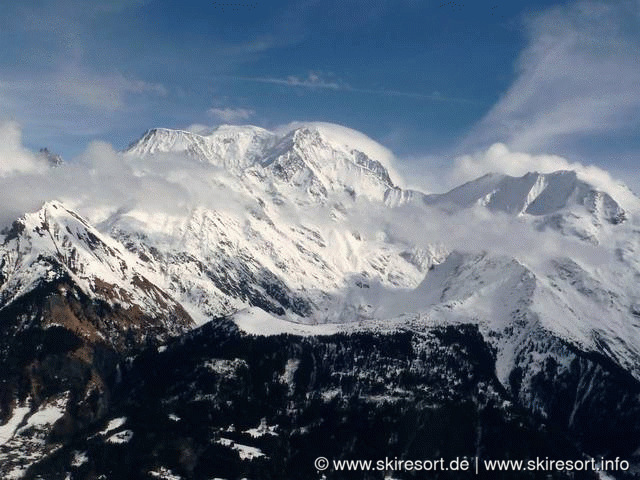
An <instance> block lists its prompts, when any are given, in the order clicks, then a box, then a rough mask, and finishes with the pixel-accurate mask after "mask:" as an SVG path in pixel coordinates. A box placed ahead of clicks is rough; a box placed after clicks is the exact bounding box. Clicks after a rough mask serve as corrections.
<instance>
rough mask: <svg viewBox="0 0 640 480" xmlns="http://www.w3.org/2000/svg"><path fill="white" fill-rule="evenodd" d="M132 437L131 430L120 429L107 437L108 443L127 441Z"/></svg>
mask: <svg viewBox="0 0 640 480" xmlns="http://www.w3.org/2000/svg"><path fill="white" fill-rule="evenodd" d="M132 438H133V432H132V431H131V430H122V431H121V432H118V433H115V434H113V435H111V436H110V437H109V438H107V442H109V443H116V444H118V443H128V442H129V441H131V439H132Z"/></svg>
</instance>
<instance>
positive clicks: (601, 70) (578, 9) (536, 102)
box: [466, 0, 640, 151]
mask: <svg viewBox="0 0 640 480" xmlns="http://www.w3.org/2000/svg"><path fill="white" fill-rule="evenodd" d="M526 28H527V31H528V35H529V44H528V47H527V48H526V49H525V50H524V52H523V53H522V54H521V56H520V58H519V61H518V72H517V78H516V80H515V82H514V83H513V85H512V86H511V87H510V88H509V90H508V91H507V92H506V93H505V94H504V96H503V97H502V98H501V99H500V100H499V101H498V103H497V104H496V105H495V106H494V107H493V108H492V109H491V110H490V111H489V113H488V114H487V115H486V117H485V118H484V119H483V120H482V121H481V122H480V124H479V125H478V126H477V127H476V128H475V129H474V130H473V131H472V133H471V135H470V136H469V138H468V139H467V140H466V146H467V147H469V146H473V145H476V146H477V145H487V144H490V143H493V142H495V141H502V142H505V143H507V144H509V145H510V146H512V147H515V148H518V149H522V150H528V151H539V150H541V149H542V150H544V149H549V148H552V149H555V148H554V147H557V146H558V145H560V144H561V143H562V142H565V141H571V140H574V139H576V138H584V137H586V136H590V135H594V134H595V135H598V134H611V133H615V132H620V131H627V132H631V131H633V129H634V128H637V127H638V125H639V119H640V88H638V85H640V68H638V65H640V38H639V36H638V32H640V8H638V3H637V1H632V0H623V1H620V2H606V3H605V2H596V1H593V2H591V1H586V2H577V3H572V4H569V5H567V6H560V7H556V8H552V9H550V10H547V11H545V12H544V13H542V14H539V15H537V16H533V17H531V18H529V19H528V20H527V21H526Z"/></svg>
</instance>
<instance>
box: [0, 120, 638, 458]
mask: <svg viewBox="0 0 640 480" xmlns="http://www.w3.org/2000/svg"><path fill="white" fill-rule="evenodd" d="M119 160H120V161H121V162H123V163H124V164H125V165H127V167H128V168H130V171H131V172H132V174H133V175H134V176H136V177H139V178H152V179H154V181H160V180H161V181H162V182H164V184H170V185H172V186H175V187H176V191H179V192H182V193H181V194H182V195H183V196H182V197H176V198H173V199H172V201H173V203H172V204H171V205H169V206H167V205H165V203H169V202H167V201H165V199H158V202H157V203H158V205H154V204H153V202H148V203H144V204H136V203H135V202H134V203H131V202H123V204H122V205H120V204H118V205H91V206H90V208H87V207H86V206H85V207H81V210H82V212H81V213H82V215H80V214H79V213H77V212H74V211H73V209H72V208H70V206H68V205H65V204H62V203H60V202H57V201H52V202H49V203H47V204H45V205H44V206H43V207H42V209H41V210H40V211H38V212H35V213H27V214H26V215H25V216H24V217H23V218H21V219H19V220H18V221H17V222H16V223H15V224H14V226H13V227H12V228H11V229H10V230H7V231H5V232H4V233H3V234H2V235H3V236H2V238H1V241H2V245H1V246H0V318H14V317H15V318H16V319H17V320H15V319H14V320H12V321H7V323H6V325H11V327H10V328H6V325H5V329H4V330H3V331H5V333H6V334H7V337H6V338H10V336H11V335H18V333H19V332H20V331H23V330H25V331H29V328H31V327H34V328H44V329H45V330H46V329H47V328H54V329H55V328H61V329H63V330H65V331H66V330H69V329H71V330H73V331H74V332H75V333H74V335H77V336H78V338H81V339H82V340H81V344H82V345H87V344H90V345H91V349H93V350H91V351H92V352H94V351H95V349H96V348H102V347H101V345H103V344H104V345H107V346H108V347H109V348H110V349H112V350H113V351H121V352H122V351H124V352H130V351H132V349H135V348H142V346H144V345H146V344H150V345H154V344H157V343H158V342H165V341H168V339H169V338H170V337H172V336H180V335H182V334H183V333H184V332H185V331H186V330H188V329H190V328H192V327H193V326H194V325H196V324H204V323H206V322H208V321H210V320H213V321H214V322H219V321H220V320H219V319H220V317H228V318H230V319H231V320H232V321H233V322H235V324H236V325H237V326H238V327H239V328H240V329H241V330H242V331H244V332H248V333H250V334H258V335H262V336H269V335H274V334H278V333H287V334H292V335H298V336H302V337H304V336H320V335H323V336H324V335H329V334H330V335H336V334H342V335H346V336H347V337H348V336H349V335H370V336H374V337H377V336H381V337H385V336H388V337H389V338H395V335H397V334H398V332H406V331H409V332H411V335H415V336H416V338H417V339H418V340H416V341H415V342H414V344H413V345H414V347H413V348H414V349H415V352H413V351H412V353H411V355H413V354H414V353H416V352H418V351H421V350H420V349H426V350H429V348H431V347H428V348H427V347H425V346H424V344H423V343H421V342H422V340H419V339H424V338H427V337H429V336H430V335H431V334H432V333H431V332H433V331H435V330H437V329H442V328H445V329H446V328H451V329H453V330H452V331H455V332H458V333H459V332H462V331H464V329H465V328H467V327H468V326H469V325H472V327H473V329H477V331H478V332H479V333H480V334H481V336H482V342H484V344H483V345H484V346H483V347H482V348H483V349H484V348H486V349H487V351H491V352H492V355H493V359H492V360H491V362H493V363H492V367H491V368H493V369H494V372H493V373H492V375H495V377H496V379H497V382H499V385H500V387H499V388H498V387H495V388H497V389H498V390H500V388H502V389H504V391H498V390H496V392H498V393H495V392H494V393H495V395H497V396H498V397H501V396H504V395H510V397H509V398H511V399H512V400H513V401H515V402H518V405H520V406H522V407H523V408H526V409H527V411H531V412H534V413H535V415H541V416H542V417H543V418H551V417H553V416H554V415H556V413H557V411H558V408H559V407H558V406H557V405H556V404H555V403H554V402H555V400H554V399H555V398H556V397H555V395H556V394H557V392H556V391H555V390H554V392H555V393H553V392H552V393H549V391H548V389H560V390H561V389H563V388H565V387H566V385H565V384H563V385H564V386H562V385H560V383H558V382H559V380H558V381H556V380H557V379H564V380H563V381H565V380H566V382H569V384H570V387H566V388H569V389H574V390H571V392H573V393H572V394H575V395H576V397H575V398H573V399H572V400H571V402H570V403H571V405H570V406H568V407H567V408H569V412H571V409H574V413H575V412H583V411H589V412H591V411H592V410H593V408H595V407H593V405H595V403H589V405H590V406H589V407H588V408H587V407H585V406H584V405H586V404H585V403H584V402H588V401H591V400H585V399H586V398H587V397H588V396H589V395H590V394H589V392H582V393H581V395H583V397H580V398H578V396H577V395H578V394H577V393H576V392H577V390H576V389H578V388H579V386H576V385H577V384H580V385H582V383H580V382H596V381H597V382H600V383H599V385H597V386H595V387H593V388H594V390H593V391H594V392H602V391H604V390H605V389H606V387H605V384H607V383H606V382H607V381H608V380H607V381H605V380H603V378H609V377H607V375H610V374H611V375H614V373H611V372H617V373H615V375H618V374H619V373H620V372H624V373H623V375H627V376H628V378H627V377H625V378H627V380H625V381H624V382H622V384H624V385H625V386H624V387H619V388H620V389H621V390H620V392H621V393H620V392H618V393H619V395H620V396H621V397H620V398H623V400H620V401H621V402H623V401H624V402H627V401H628V402H631V403H630V404H632V405H633V408H632V411H633V412H635V410H634V409H635V408H636V407H637V406H638V405H636V404H640V402H636V401H635V400H633V398H635V397H634V396H633V395H635V394H634V393H633V392H634V391H635V390H634V389H635V388H636V386H638V381H639V380H640V289H638V286H637V285H638V278H640V256H639V253H640V235H639V232H640V228H639V226H638V214H640V200H638V199H637V198H635V197H633V196H632V195H631V194H630V193H629V192H628V191H626V190H624V189H623V187H619V188H616V189H608V188H607V187H606V186H603V185H602V184H601V183H599V182H596V181H591V180H590V179H589V178H587V177H585V176H584V175H582V174H580V173H579V172H578V173H577V172H574V171H558V172H553V173H546V174H541V173H537V172H531V173H528V174H526V175H524V176H522V177H511V176H507V175H503V174H488V175H485V176H483V177H481V178H479V179H476V180H473V181H471V182H468V183H466V184H464V185H461V186H459V187H457V188H454V189H453V190H451V191H449V192H447V193H443V194H426V193H423V192H419V191H414V190H407V189H404V188H402V187H401V186H400V185H401V184H402V181H401V179H400V178H398V176H397V174H396V173H395V172H394V170H393V164H392V156H391V154H390V153H389V152H388V151H387V150H386V149H385V148H384V147H382V146H380V145H378V144H376V143H375V142H373V141H372V140H371V139H368V138H366V137H364V136H363V135H362V134H360V133H358V132H354V131H352V130H349V129H346V128H343V127H338V126H335V125H329V124H321V123H307V124H296V125H292V126H290V127H289V128H286V129H282V130H281V131H278V132H270V131H267V130H265V129H262V128H258V127H252V126H241V127H236V126H222V127H219V128H217V129H213V130H211V131H207V132H201V133H198V134H196V133H192V132H187V131H178V130H170V129H163V128H157V129H153V130H150V131H148V132H147V133H145V134H144V135H143V136H142V138H140V139H139V140H138V141H137V142H134V143H133V144H132V145H131V146H130V147H129V148H128V149H127V150H126V151H125V152H122V153H121V154H120V155H119ZM59 168H65V167H64V165H63V166H61V167H59ZM621 191H623V193H624V194H623V195H620V192H621ZM150 205H151V206H150ZM95 212H99V214H97V213H95ZM104 212H108V214H107V215H105V214H104ZM44 300H46V302H45V303H42V302H43V301H44ZM34 302H36V303H37V302H40V303H37V305H38V307H37V308H32V307H29V305H32V304H33V303H34ZM47 302H48V303H47ZM69 312H71V313H69ZM96 312H98V313H96ZM187 312H188V313H187ZM191 319H194V320H193V321H192V320H191ZM216 319H217V320H216ZM474 331H475V330H474ZM197 335H198V334H196V337H194V338H197ZM233 335H235V333H234V334H233ZM465 335H466V334H465ZM465 335H462V336H463V337H465V338H467V337H466V336H465ZM234 338H235V337H234ZM367 338H368V337H367ZM429 338H430V337H429ZM69 341H70V342H71V340H69ZM206 341H207V340H203V342H206ZM238 341H242V342H244V340H238ZM265 341H267V340H265ZM300 341H302V340H300ZM474 341H475V340H474ZM75 342H76V340H73V342H71V343H73V344H74V345H75ZM345 342H347V343H348V341H346V340H345ZM485 344H486V345H485ZM96 345H98V347H96ZM14 348H15V346H13V345H9V344H7V345H5V347H3V350H2V351H3V352H4V357H0V360H2V358H4V359H5V361H8V360H7V359H9V358H10V357H11V355H12V352H13V351H14V350H13V349H14ZM74 348H76V347H74ZM82 348H84V347H82ZM105 348H106V347H105ZM252 348H253V347H252ZM256 348H257V347H256ZM305 348H307V347H305ZM309 348H311V350H313V349H314V348H316V347H315V346H314V347H309ZM341 348H342V347H341ZM345 348H346V347H345ZM381 348H382V347H381ZM438 348H439V347H438ZM383 350H384V349H383ZM426 350H425V351H426ZM70 351H71V352H77V351H79V350H78V349H76V350H73V349H72V350H70ZM429 351H431V350H429ZM483 351H484V350H483ZM78 355H79V354H77V353H70V354H69V355H68V357H69V358H74V359H75V358H76V357H77V356H78ZM92 355H94V354H93V353H92ZM154 355H155V354H154ZM181 355H186V353H181ZM296 355H297V354H295V355H294V354H293V353H292V357H291V359H290V361H291V362H294V363H295V362H300V361H302V360H300V358H297V357H296ZM313 355H315V353H313ZM394 355H395V354H394ZM416 355H417V354H416ZM91 358H92V360H91V362H94V363H91V365H92V367H91V368H93V369H94V370H95V372H99V373H95V372H94V374H93V375H95V376H100V378H103V379H104V378H107V377H109V378H110V376H116V373H115V370H113V369H115V366H113V365H111V367H109V368H102V367H101V366H96V364H95V358H94V356H92V357H91ZM394 358H395V357H394ZM411 358H414V357H411ZM67 360H68V359H67ZM31 361H33V359H32V358H31V357H29V356H26V357H25V360H24V365H22V364H20V365H21V366H20V368H23V367H24V368H26V365H28V364H29V362H31ZM74 361H75V360H74ZM243 361H245V360H243ZM247 361H249V360H247ZM283 361H284V360H283ZM351 361H353V362H355V364H357V361H358V360H357V358H356V357H354V358H353V359H351V360H349V361H348V362H351ZM394 361H395V360H394ZM412 361H413V360H412ZM416 361H417V360H416ZM348 362H347V363H348ZM491 362H490V363H491ZM311 363H313V362H311ZM355 364H354V365H355ZM74 365H75V364H74ZM225 365H226V364H225ZM234 365H235V364H234ZM287 365H288V364H287ZM225 368H226V367H225ZM287 368H289V367H287ZM309 368H311V367H309ZM314 368H315V367H314ZM349 368H354V369H357V368H358V367H356V366H353V367H352V366H350V367H349ZM380 368H383V367H380ZM420 368H422V367H420ZM234 369H235V367H234V368H233V369H232V370H233V371H235V370H234ZM94 370H92V371H94ZM14 371H15V372H17V371H19V368H18V367H15V369H14ZM421 371H422V370H421ZM603 372H604V373H603ZM15 375H18V373H15ZM234 375H235V374H234ZM238 375H240V374H238ZM283 375H285V374H284V373H283ZM362 375H364V376H365V377H366V376H367V375H368V373H363V374H362ZM615 375H614V376H615ZM621 375H622V374H621ZM29 378H30V380H29V382H31V383H37V381H36V379H35V378H32V377H29ZM73 378H75V377H73ZM234 378H235V380H238V379H237V378H236V377H234ZM243 378H244V377H243ZM616 378H617V377H616ZM594 379H597V380H594ZM235 380H234V381H235ZM102 381H103V383H104V384H105V385H107V384H109V382H108V381H107V380H102ZM244 381H245V379H240V380H238V382H240V383H242V382H244ZM83 382H84V380H83ZM194 382H196V383H197V380H194ZM541 382H542V383H543V384H544V385H545V387H544V388H541V387H540V385H541ZM566 382H565V383H566ZM571 382H577V384H576V385H574V383H571ZM625 382H628V383H625ZM330 383H331V382H328V384H330ZM328 384H327V385H328ZM80 385H81V386H80V387H77V389H76V390H77V392H82V394H87V392H88V391H89V390H91V388H90V387H88V386H87V385H88V384H87V383H86V382H84V383H82V382H80ZM91 385H93V384H91ZM292 385H293V383H292ZM607 385H608V384H607ZM628 385H632V386H633V387H628ZM582 386H583V387H584V385H582ZM592 386H593V385H592ZM574 387H575V388H574ZM627 387H628V388H629V390H626V389H627ZM167 388H169V387H167ZM171 388H173V387H171ZM292 388H293V387H292ZM296 388H297V387H296ZM300 388H301V387H300ZM323 388H324V387H323ZM327 388H328V387H327ZM332 388H338V387H336V386H335V385H333V386H332ZM340 388H343V386H341V387H340ZM363 388H364V387H363ZM367 388H369V387H367ZM398 388H400V387H398ZM403 388H404V387H403ZM492 388H494V387H492ZM580 388H582V387H580ZM585 388H586V387H585ZM590 388H591V387H590ZM616 388H618V387H616ZM639 388H640V387H639ZM76 390H73V392H75V393H73V395H76V394H78V393H77V392H76ZM107 390H108V389H106V388H105V389H104V391H107ZM365 390H366V388H365ZM558 391H559V390H558ZM563 391H564V390H563ZM639 391H640V390H639ZM505 392H506V393H505ZM14 393H15V396H16V399H20V398H21V400H20V401H18V400H15V401H14V400H11V398H13V397H11V395H6V396H5V400H4V406H5V407H4V408H5V410H7V411H13V412H14V413H13V414H11V415H9V414H8V413H7V412H4V411H3V412H2V413H1V415H2V417H0V418H6V419H8V420H7V421H13V420H11V419H14V420H15V418H17V417H15V411H18V412H23V411H22V410H20V408H27V407H25V406H24V405H23V403H24V402H25V401H26V400H25V398H24V394H25V392H21V394H22V397H20V395H19V394H18V392H17V390H16V391H15V392H14ZM54 393H55V395H54V394H51V395H49V396H44V397H43V398H41V399H39V403H38V405H39V406H42V405H45V406H46V405H49V404H52V405H53V404H56V405H57V403H55V402H58V401H62V400H60V399H61V398H63V397H64V398H67V396H68V395H67V393H65V392H64V391H62V390H58V391H55V392H54ZM618 393H616V395H617V394H618ZM325 394H326V395H329V394H330V392H329V390H327V392H325V393H323V395H325ZM65 395H67V396H65ZM69 395H71V394H69ZM492 395H493V394H492ZM598 395H600V394H599V393H598ZM29 398H32V399H33V397H29ZM323 398H324V397H323ZM327 398H328V397H327ZM332 398H333V397H332ZM501 398H502V397H501ZM504 398H507V397H506V396H505V397H504ZM7 399H9V400H7ZM0 400H1V398H0ZM65 401H66V400H65ZM172 401H173V400H172ZM12 402H13V403H12ZM20 402H22V403H20ZM47 402H48V403H47ZM634 402H636V403H634ZM7 405H10V406H7ZM25 405H26V404H25ZM0 406H1V405H0ZM592 407H593V408H592ZM38 408H40V407H38ZM42 408H45V407H42ZM563 408H564V407H563ZM584 409H586V410H584ZM90 410H91V411H92V412H94V414H95V416H96V418H97V416H99V413H95V412H99V411H100V409H99V408H94V409H90ZM561 410H562V409H561ZM639 411H640V410H639ZM562 412H564V410H562ZM23 413H24V412H23ZM31 413H32V414H34V415H35V413H34V412H31ZM564 413H566V412H564ZM564 413H562V415H561V417H562V422H564V423H563V425H565V427H567V428H569V429H571V428H577V427H576V425H577V424H576V422H577V420H576V419H577V418H578V417H577V416H576V415H578V414H577V413H576V414H575V415H564ZM20 414H22V413H20ZM509 415H511V413H509ZM558 415H559V414H558ZM563 415H564V416H563ZM25 418H27V417H25ZM92 418H93V417H92ZM634 418H635V417H634ZM16 421H17V420H16ZM25 421H28V420H25ZM1 425H2V422H1V421H0V426H1ZM7 425H8V423H7ZM16 425H17V424H16ZM16 428H18V427H17V426H16ZM563 428H564V427H563ZM15 431H17V430H15ZM12 434H13V433H12ZM10 438H12V437H11V436H10ZM637 443H638V445H637V447H640V442H637ZM598 448H599V447H598Z"/></svg>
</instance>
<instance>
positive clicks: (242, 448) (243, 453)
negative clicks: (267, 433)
mask: <svg viewBox="0 0 640 480" xmlns="http://www.w3.org/2000/svg"><path fill="white" fill-rule="evenodd" d="M216 443H219V444H220V445H224V446H225V447H229V448H231V449H232V450H235V451H237V452H238V455H239V456H240V458H241V459H242V460H253V459H254V458H259V457H264V456H265V455H264V453H263V452H262V450H260V449H259V448H256V447H251V446H249V445H244V444H242V443H237V442H234V441H233V440H230V439H228V438H224V437H220V439H218V440H217V442H216Z"/></svg>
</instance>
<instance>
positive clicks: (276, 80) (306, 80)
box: [229, 72, 477, 104]
mask: <svg viewBox="0 0 640 480" xmlns="http://www.w3.org/2000/svg"><path fill="white" fill-rule="evenodd" d="M229 78H231V79H234V80H242V81H247V82H255V83H265V84H271V85H281V86H284V87H290V88H302V89H309V90H333V91H336V92H350V93H359V94H368V95H380V96H387V97H406V98H414V99H416V100H427V101H434V102H453V103H468V104H477V102H476V101H474V100H469V99H466V98H460V97H455V96H449V95H445V94H442V93H440V92H431V93H422V92H408V91H403V90H395V89H386V88H361V87H354V86H352V85H350V84H349V83H347V82H345V81H343V80H341V79H339V78H337V77H335V75H327V74H323V73H320V72H309V73H308V74H307V75H306V76H300V75H289V76H287V77H244V76H232V77H229Z"/></svg>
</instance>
